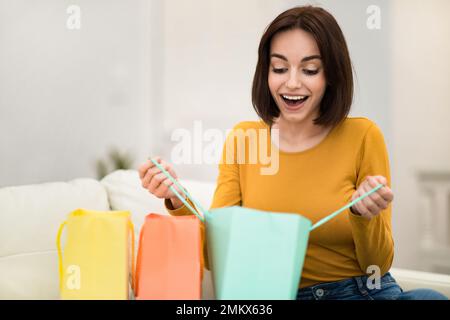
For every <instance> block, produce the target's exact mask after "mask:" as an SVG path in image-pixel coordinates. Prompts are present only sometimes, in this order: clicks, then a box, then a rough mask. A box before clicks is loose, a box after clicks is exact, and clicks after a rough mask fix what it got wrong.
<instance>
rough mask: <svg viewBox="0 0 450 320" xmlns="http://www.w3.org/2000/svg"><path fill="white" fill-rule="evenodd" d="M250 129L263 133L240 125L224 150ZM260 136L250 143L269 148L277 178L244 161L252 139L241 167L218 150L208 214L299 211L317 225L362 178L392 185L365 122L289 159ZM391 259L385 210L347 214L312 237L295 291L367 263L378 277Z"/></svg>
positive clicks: (381, 147)
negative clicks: (220, 210)
mask: <svg viewBox="0 0 450 320" xmlns="http://www.w3.org/2000/svg"><path fill="white" fill-rule="evenodd" d="M240 129H242V130H240ZM249 129H251V130H250V131H252V133H254V132H263V131H261V130H260V129H262V130H265V129H266V130H269V127H268V126H267V125H266V124H265V123H264V122H263V121H253V122H241V123H239V124H238V125H236V126H235V127H234V129H233V130H232V132H231V135H229V136H228V138H227V143H226V145H227V146H228V148H230V146H231V148H234V151H235V152H236V150H237V149H238V147H237V143H238V139H236V138H232V137H235V136H236V134H235V133H236V132H237V131H240V132H241V133H242V132H244V133H247V132H249ZM266 132H267V133H268V134H267V139H264V136H263V138H261V139H259V137H260V134H258V135H257V137H258V139H254V140H253V141H257V142H256V143H257V145H258V148H261V146H262V144H264V143H267V145H266V147H267V150H268V151H267V152H268V154H270V155H272V153H271V150H272V152H278V154H279V166H278V170H277V171H276V173H275V174H266V175H263V174H261V169H262V168H268V167H269V165H268V164H267V162H266V163H261V161H259V160H258V161H256V163H255V161H254V159H253V164H252V163H249V162H250V160H252V159H250V153H249V151H250V147H249V146H251V142H250V139H251V138H249V137H252V134H248V135H247V137H246V138H245V139H246V140H245V141H246V144H245V151H246V153H245V160H246V161H245V163H239V161H238V157H237V156H236V158H235V161H232V162H231V163H230V160H228V162H227V161H226V157H225V150H226V147H225V146H224V152H223V156H222V163H221V164H219V176H218V179H217V186H216V190H215V194H214V199H213V202H212V205H211V209H214V208H220V207H227V206H233V205H240V206H243V207H248V208H254V209H259V210H264V211H273V212H287V213H298V214H301V215H303V216H305V217H307V218H308V219H310V220H311V221H312V222H313V223H315V222H317V221H318V220H320V219H321V218H323V217H325V216H326V215H328V214H330V213H332V212H334V211H336V210H337V209H339V208H341V207H342V206H344V205H346V204H347V203H349V202H350V201H351V196H352V194H353V193H354V192H355V190H356V189H357V187H358V186H359V184H360V183H361V182H363V181H364V179H365V177H366V176H372V175H381V176H384V177H386V179H387V181H388V186H389V187H391V177H390V169H389V158H388V153H387V149H386V145H385V142H384V138H383V134H382V133H381V131H380V129H379V128H378V126H377V125H376V124H375V123H373V122H372V121H370V120H369V119H366V118H347V119H345V120H344V122H342V124H341V125H339V126H337V127H335V128H333V129H332V130H331V131H330V133H329V134H328V136H327V137H326V138H325V139H324V140H322V142H320V143H319V144H318V145H316V146H315V147H313V148H310V149H308V150H306V151H301V152H295V153H287V152H283V151H280V150H278V149H277V148H276V147H275V145H274V144H273V143H271V139H270V134H269V131H266ZM253 138H254V137H253ZM270 146H272V148H273V149H270ZM259 150H260V149H259ZM235 155H237V153H235ZM230 159H231V158H230ZM192 196H194V197H195V195H192ZM166 208H167V210H168V211H169V213H170V214H172V215H188V214H191V213H190V211H189V210H188V209H187V208H186V207H184V206H183V207H181V208H179V209H177V210H170V209H169V208H170V205H169V204H168V202H167V201H166ZM202 229H203V228H202ZM202 231H203V232H204V230H202ZM205 253H206V250H205ZM393 257H394V242H393V238H392V230H391V205H389V207H388V208H387V209H386V210H383V211H382V212H381V213H380V214H379V215H378V216H377V217H375V218H373V219H372V220H367V219H365V218H363V217H360V216H356V215H354V214H352V213H351V212H350V210H347V211H346V212H343V213H341V214H340V215H339V216H337V217H336V218H334V219H333V220H331V221H329V222H328V223H326V224H324V225H322V226H321V227H319V228H318V229H315V230H314V231H312V232H311V234H310V238H309V244H308V249H307V253H306V257H305V262H304V267H303V272H302V278H301V281H300V284H299V287H300V288H303V287H307V286H311V285H314V284H317V283H321V282H331V281H339V280H343V279H347V278H350V277H354V276H360V275H363V274H366V272H367V268H368V267H369V266H371V265H376V266H378V267H379V268H380V269H381V274H384V273H386V272H387V271H389V269H390V267H391V264H392V260H393ZM205 259H206V261H205V262H206V264H207V262H208V261H207V257H206V258H205ZM206 266H207V267H208V265H206Z"/></svg>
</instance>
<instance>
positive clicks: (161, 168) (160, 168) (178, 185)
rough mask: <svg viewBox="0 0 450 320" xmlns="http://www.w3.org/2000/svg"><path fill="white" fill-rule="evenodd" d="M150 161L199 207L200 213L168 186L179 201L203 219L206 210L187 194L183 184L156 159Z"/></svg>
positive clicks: (202, 220)
mask: <svg viewBox="0 0 450 320" xmlns="http://www.w3.org/2000/svg"><path fill="white" fill-rule="evenodd" d="M150 161H151V162H153V164H154V165H155V166H156V167H157V168H158V169H159V170H161V171H162V173H164V175H165V176H166V177H167V178H169V180H170V181H172V182H173V183H174V184H175V185H176V186H177V187H178V188H179V189H180V190H181V191H183V192H184V194H185V195H186V196H187V197H188V198H189V199H190V200H191V201H192V202H193V203H194V205H195V206H196V207H198V208H200V211H201V214H199V213H198V212H197V210H195V209H194V208H192V206H191V205H190V204H189V203H188V202H187V201H186V199H184V197H182V196H181V195H180V194H179V193H178V191H177V190H176V189H175V188H174V187H173V186H170V190H171V191H172V192H173V193H174V194H175V195H176V196H177V198H178V199H180V200H181V202H183V204H184V205H185V206H186V207H187V208H188V209H189V210H190V211H191V212H192V213H193V214H195V215H196V216H197V218H199V219H200V221H201V222H204V221H205V218H204V217H205V215H206V214H207V213H208V211H206V210H205V209H203V207H202V206H201V205H200V204H199V203H198V202H197V201H195V199H194V198H193V197H192V196H191V195H190V194H189V192H188V191H187V190H186V189H185V188H183V186H181V185H180V184H179V183H178V181H177V180H175V179H174V178H173V177H172V176H171V174H170V173H169V172H167V170H166V169H164V168H163V167H162V166H161V165H160V164H159V163H158V162H157V161H156V160H154V159H150Z"/></svg>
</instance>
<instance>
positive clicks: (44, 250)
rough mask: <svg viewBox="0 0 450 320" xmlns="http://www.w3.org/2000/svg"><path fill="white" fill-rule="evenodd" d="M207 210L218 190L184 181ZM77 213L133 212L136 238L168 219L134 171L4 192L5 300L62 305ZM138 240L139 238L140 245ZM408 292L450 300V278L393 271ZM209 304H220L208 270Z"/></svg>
mask: <svg viewBox="0 0 450 320" xmlns="http://www.w3.org/2000/svg"><path fill="white" fill-rule="evenodd" d="M181 182H182V184H183V185H184V186H185V187H186V188H187V189H189V191H190V193H191V194H193V195H194V196H195V197H196V198H197V199H198V200H199V201H200V202H201V203H202V204H203V205H204V206H205V207H208V206H209V205H210V201H211V199H212V196H213V192H214V184H212V183H205V182H198V181H188V180H186V181H181ZM76 208H88V209H92V210H111V209H112V210H129V211H131V212H132V216H133V222H134V224H135V229H136V234H138V231H139V230H140V227H141V225H142V223H143V221H144V217H145V216H146V215H147V214H148V213H150V212H154V213H161V214H167V212H166V210H165V208H164V205H163V201H161V200H160V199H157V198H156V197H153V196H151V195H150V194H149V193H148V192H147V191H146V190H144V189H143V188H142V187H141V185H140V181H139V177H138V174H137V172H136V171H134V170H127V171H124V170H121V171H116V172H114V173H112V174H110V175H108V176H107V177H105V178H104V179H103V180H101V181H97V180H94V179H76V180H73V181H70V182H52V183H43V184H37V185H27V186H18V187H7V188H2V189H0V299H58V298H59V294H58V263H57V253H56V250H55V249H56V248H55V237H56V233H57V230H58V227H59V224H60V223H61V222H62V221H64V220H65V218H66V217H67V215H68V213H70V212H71V211H73V210H74V209H76ZM137 238H138V237H136V239H137ZM391 273H392V274H393V276H394V277H395V278H396V279H397V281H398V282H399V284H400V285H401V286H402V287H403V289H404V290H405V291H406V290H410V289H415V288H432V289H435V290H438V291H440V292H442V293H443V294H445V295H447V296H448V297H450V276H448V275H440V274H432V273H424V272H418V271H410V270H404V269H395V268H393V269H391ZM203 299H214V293H213V289H212V281H211V275H210V273H209V271H207V270H205V277H204V281H203Z"/></svg>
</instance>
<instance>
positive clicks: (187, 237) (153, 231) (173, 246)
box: [135, 213, 203, 300]
mask: <svg viewBox="0 0 450 320" xmlns="http://www.w3.org/2000/svg"><path fill="white" fill-rule="evenodd" d="M200 224H201V222H200V220H199V219H198V218H197V217H196V216H193V215H191V216H167V215H159V214H153V213H151V214H149V215H147V217H146V218H145V222H144V224H143V226H142V228H141V233H140V237H139V251H138V256H137V262H136V282H135V286H136V291H135V297H136V299H143V300H153V299H155V300H166V299H170V300H195V299H200V298H201V280H202V271H203V270H202V268H203V263H202V259H203V257H202V238H201V237H202V235H201V232H200Z"/></svg>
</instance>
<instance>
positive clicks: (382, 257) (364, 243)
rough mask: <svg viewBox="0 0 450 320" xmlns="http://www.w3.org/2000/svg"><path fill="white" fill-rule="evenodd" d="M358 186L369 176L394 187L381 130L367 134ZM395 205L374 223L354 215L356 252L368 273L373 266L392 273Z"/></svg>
mask: <svg viewBox="0 0 450 320" xmlns="http://www.w3.org/2000/svg"><path fill="white" fill-rule="evenodd" d="M359 156H360V158H359V163H358V167H359V168H358V174H357V183H356V186H357V187H359V185H360V184H361V183H362V182H363V181H364V180H365V178H366V177H367V176H375V175H380V176H384V177H385V178H386V179H387V181H388V186H389V187H391V175H390V168H389V157H388V153H387V149H386V145H385V141H384V138H383V134H382V133H381V131H380V129H379V128H378V127H377V126H376V125H375V124H373V125H372V126H370V127H369V129H368V130H367V133H366V136H365V138H364V140H363V144H362V146H361V149H360V152H359ZM391 211H392V203H391V204H389V206H388V208H387V209H385V210H383V211H381V212H380V214H379V215H378V216H376V217H374V218H372V219H371V220H367V219H366V218H363V217H360V216H357V215H354V214H352V213H351V212H350V211H349V212H350V213H349V217H350V224H351V228H352V234H353V239H354V243H355V248H356V257H357V260H358V263H359V265H360V267H361V269H362V271H363V272H364V273H365V272H366V271H367V268H368V267H369V266H371V265H376V266H378V267H379V268H380V270H381V274H382V275H383V274H385V273H386V272H388V271H389V269H390V268H391V265H392V261H393V258H394V241H393V238H392V227H391Z"/></svg>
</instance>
